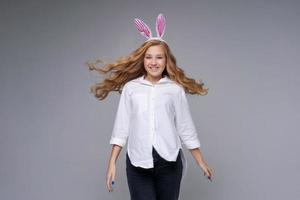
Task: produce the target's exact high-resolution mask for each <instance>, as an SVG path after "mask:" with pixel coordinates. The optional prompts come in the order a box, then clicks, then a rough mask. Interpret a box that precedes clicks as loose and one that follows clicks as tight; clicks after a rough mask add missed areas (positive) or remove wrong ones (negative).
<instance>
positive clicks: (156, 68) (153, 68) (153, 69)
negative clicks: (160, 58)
mask: <svg viewBox="0 0 300 200" xmlns="http://www.w3.org/2000/svg"><path fill="white" fill-rule="evenodd" d="M158 68H159V67H149V69H150V70H152V71H157V70H158Z"/></svg>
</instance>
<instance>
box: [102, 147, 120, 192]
mask: <svg viewBox="0 0 300 200" xmlns="http://www.w3.org/2000/svg"><path fill="white" fill-rule="evenodd" d="M121 150H122V147H121V146H118V145H115V144H114V145H113V146H112V150H111V154H110V158H109V161H108V167H107V173H106V185H107V188H108V191H109V192H112V191H113V189H112V181H115V177H116V163H117V160H118V157H119V155H120V152H121Z"/></svg>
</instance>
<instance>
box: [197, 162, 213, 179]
mask: <svg viewBox="0 0 300 200" xmlns="http://www.w3.org/2000/svg"><path fill="white" fill-rule="evenodd" d="M199 165H200V167H201V168H202V170H203V171H204V176H207V178H208V179H209V180H210V181H212V170H211V169H210V168H209V167H208V165H207V164H206V163H205V162H202V163H201V164H199Z"/></svg>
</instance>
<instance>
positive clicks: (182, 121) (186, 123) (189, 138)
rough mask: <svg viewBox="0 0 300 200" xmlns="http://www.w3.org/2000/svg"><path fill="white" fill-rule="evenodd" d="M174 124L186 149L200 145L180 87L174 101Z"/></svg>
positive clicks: (184, 95)
mask: <svg viewBox="0 0 300 200" xmlns="http://www.w3.org/2000/svg"><path fill="white" fill-rule="evenodd" d="M175 124H176V128H177V131H178V134H179V136H180V139H181V141H182V143H183V144H184V145H185V147H186V148H188V149H194V148H198V147H200V146H201V144H200V140H199V138H198V134H197V130H196V128H195V125H194V122H193V119H192V116H191V113H190V109H189V104H188V101H187V98H186V94H185V91H184V89H183V88H182V87H181V89H180V92H179V94H178V98H176V103H175Z"/></svg>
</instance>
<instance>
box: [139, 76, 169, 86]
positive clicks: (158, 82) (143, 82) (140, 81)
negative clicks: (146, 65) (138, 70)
mask: <svg viewBox="0 0 300 200" xmlns="http://www.w3.org/2000/svg"><path fill="white" fill-rule="evenodd" d="M136 80H137V82H139V83H142V84H146V85H151V86H152V85H156V84H164V83H172V80H171V79H170V78H169V77H168V76H166V75H165V76H164V77H163V78H161V79H159V81H157V82H156V83H155V84H152V83H151V82H150V81H148V80H147V79H145V75H142V76H140V77H138V78H137V79H136Z"/></svg>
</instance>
